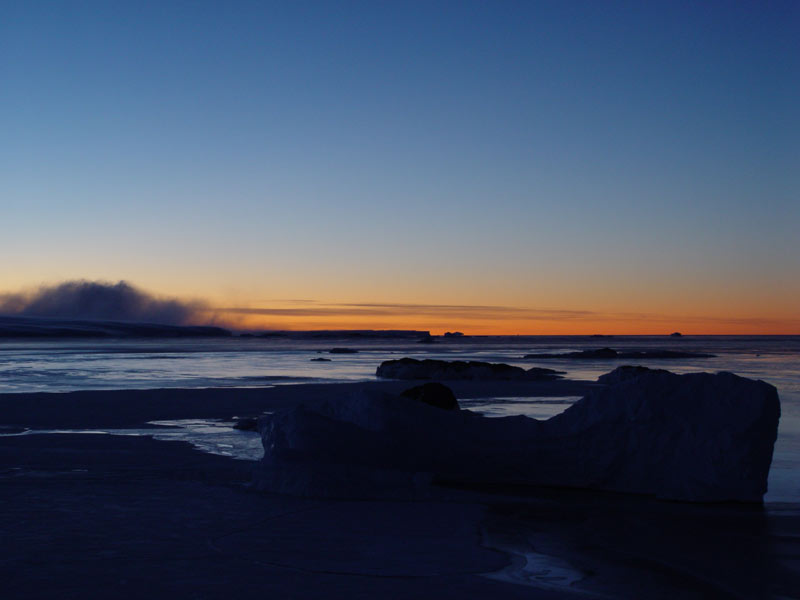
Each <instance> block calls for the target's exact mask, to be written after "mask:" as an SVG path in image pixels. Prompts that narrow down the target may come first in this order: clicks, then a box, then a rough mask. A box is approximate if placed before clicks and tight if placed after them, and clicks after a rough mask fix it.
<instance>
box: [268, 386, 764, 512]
mask: <svg viewBox="0 0 800 600" xmlns="http://www.w3.org/2000/svg"><path fill="white" fill-rule="evenodd" d="M607 380H609V381H614V382H615V383H612V384H610V385H608V386H605V387H601V388H598V389H597V390H596V391H594V392H592V393H590V394H589V395H587V396H586V397H585V398H583V399H582V400H580V401H579V402H576V403H575V404H573V405H572V406H570V407H569V408H567V409H566V410H565V411H564V412H563V413H561V414H558V415H556V416H554V417H552V418H550V419H548V420H546V421H538V420H536V419H530V418H527V417H524V416H517V417H505V418H492V419H489V418H486V417H483V416H481V415H477V414H475V413H472V412H470V411H464V410H462V411H444V410H440V409H437V408H434V407H431V406H427V405H425V404H422V403H418V402H414V401H410V400H408V399H405V398H401V397H397V396H393V395H390V394H380V393H359V394H355V395H352V396H350V397H346V398H337V399H331V400H329V401H327V402H325V403H322V404H319V405H315V406H313V407H310V406H303V405H300V406H297V407H295V408H292V409H288V410H285V411H278V412H276V413H274V414H273V415H270V416H267V417H265V418H264V419H263V420H262V422H261V425H260V431H261V437H262V443H263V445H264V459H263V461H262V463H261V467H260V469H259V472H258V475H257V478H256V483H257V485H259V486H260V487H262V488H265V489H271V490H274V491H278V492H283V493H293V494H299V495H322V496H382V495H396V494H397V493H398V491H403V490H404V491H406V492H407V493H409V494H412V495H414V494H420V493H423V494H424V493H425V490H426V488H427V484H429V483H431V482H451V483H482V484H509V483H510V484H527V485H545V486H558V487H574V488H590V489H598V490H609V491H618V492H631V493H639V494H649V495H655V496H657V497H659V498H664V499H672V500H683V501H692V502H720V501H742V502H760V501H761V500H762V498H763V495H764V493H765V492H766V482H767V474H768V472H769V467H770V462H771V460H772V451H773V445H774V442H775V438H776V435H777V425H778V419H779V416H780V405H779V400H778V395H777V391H776V390H775V388H774V387H772V386H770V385H768V384H766V383H764V382H761V381H753V380H749V379H745V378H743V377H738V376H736V375H733V374H730V373H719V374H716V375H711V374H707V373H694V374H687V375H675V374H673V373H669V372H667V371H644V372H640V373H636V374H634V375H632V376H631V375H630V374H626V375H625V376H623V377H610V378H608V379H607Z"/></svg>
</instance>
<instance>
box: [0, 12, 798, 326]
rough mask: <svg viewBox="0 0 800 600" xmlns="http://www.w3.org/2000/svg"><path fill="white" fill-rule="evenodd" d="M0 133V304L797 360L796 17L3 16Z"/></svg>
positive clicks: (547, 14)
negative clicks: (741, 349) (208, 313)
mask: <svg viewBox="0 0 800 600" xmlns="http://www.w3.org/2000/svg"><path fill="white" fill-rule="evenodd" d="M0 106H2V110H0V222H1V223H2V234H1V235H0V255H2V257H3V260H2V261H0V292H16V291H19V290H21V289H29V288H32V287H35V286H38V285H40V284H53V283H57V282H59V281H64V280H72V279H81V278H84V279H89V280H107V281H117V280H121V279H124V280H126V281H130V282H133V283H135V284H137V285H139V286H141V287H142V288H144V289H145V290H148V291H152V292H155V293H157V294H161V295H167V296H177V297H182V298H201V299H205V300H206V301H207V302H208V303H209V304H210V305H211V306H213V307H216V308H236V309H247V310H246V311H244V310H238V311H229V312H227V313H225V314H223V313H224V311H221V312H220V311H217V314H218V315H220V318H223V317H224V318H227V319H229V320H230V321H231V322H233V321H236V322H237V323H240V324H243V325H247V326H252V327H276V328H283V327H288V328H315V327H322V328H333V327H346V328H367V327H374V328H383V327H393V328H421V329H431V330H433V331H434V332H441V331H444V330H448V329H449V330H453V329H460V330H462V331H467V332H474V333H492V332H496V333H664V332H666V333H668V332H669V331H672V330H674V329H681V330H684V331H685V332H686V331H689V332H696V333H737V332H747V333H800V235H798V229H799V228H800V227H799V226H800V197H799V196H800V194H799V191H800V3H797V2H768V3H766V2H765V3H762V2H721V3H716V2H704V3H694V2H648V3H628V2H419V3H415V2H397V3H378V2H341V3H338V2H337V3H332V2H331V3H327V2H326V3H323V2H286V3H263V2H235V3H222V2H135V3H134V2H130V3H119V2H116V3H108V2H20V3H2V5H0ZM364 305H381V308H380V310H378V309H377V308H376V307H375V306H372V308H371V309H368V307H365V306H364ZM312 307H313V310H312ZM248 311H249V312H248Z"/></svg>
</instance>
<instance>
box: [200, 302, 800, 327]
mask: <svg viewBox="0 0 800 600" xmlns="http://www.w3.org/2000/svg"><path fill="white" fill-rule="evenodd" d="M312 302H313V301H308V300H306V301H304V304H305V303H308V304H310V303H312ZM320 304H321V303H320ZM215 310H216V311H218V313H219V314H221V315H225V314H230V315H251V316H263V317H297V318H325V317H365V318H370V317H408V318H414V317H417V318H420V317H437V318H442V319H445V318H446V319H450V320H459V319H461V320H469V321H570V322H581V321H586V322H592V323H597V322H603V321H606V322H620V321H627V322H643V323H645V322H651V323H654V322H655V323H667V324H670V323H675V322H678V321H679V322H682V323H693V324H698V325H702V324H717V325H736V326H750V327H769V326H775V325H780V324H784V325H785V324H787V323H789V324H790V325H792V326H796V327H800V319H788V320H787V319H776V318H764V317H719V316H703V315H668V314H658V313H644V312H601V311H592V310H562V309H546V308H543V309H537V308H523V307H515V306H495V305H460V304H413V303H409V304H404V303H377V302H363V303H331V304H324V305H323V306H314V307H309V306H304V307H296V308H279V307H274V308H273V307H255V308H254V307H221V308H216V309H215Z"/></svg>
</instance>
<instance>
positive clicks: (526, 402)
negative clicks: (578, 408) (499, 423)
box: [458, 396, 581, 420]
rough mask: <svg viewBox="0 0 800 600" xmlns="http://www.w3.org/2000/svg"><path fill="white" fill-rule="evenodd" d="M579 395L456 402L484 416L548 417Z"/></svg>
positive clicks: (573, 401)
mask: <svg viewBox="0 0 800 600" xmlns="http://www.w3.org/2000/svg"><path fill="white" fill-rule="evenodd" d="M580 399H581V397H580V396H555V397H526V398H468V399H461V400H459V401H458V403H459V404H460V405H461V408H465V409H467V410H471V411H472V412H476V413H479V414H482V415H484V416H486V417H512V416H515V415H524V416H526V417H531V418H532V419H539V420H542V419H549V418H550V417H554V416H555V415H557V414H559V413H562V412H564V411H565V410H566V409H567V408H568V407H569V406H571V405H572V404H574V403H575V402H577V401H578V400H580Z"/></svg>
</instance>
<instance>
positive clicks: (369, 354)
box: [0, 336, 800, 503]
mask: <svg viewBox="0 0 800 600" xmlns="http://www.w3.org/2000/svg"><path fill="white" fill-rule="evenodd" d="M435 339H436V343H432V344H422V343H418V342H417V341H415V340H403V339H367V338H353V337H347V338H342V339H336V338H325V339H292V338H282V337H268V338H240V337H234V338H199V339H177V340H172V339H170V340H153V339H148V340H122V339H120V340H105V339H103V340H96V339H92V340H89V339H86V340H63V339H60V340H40V341H34V340H4V341H2V342H0V393H19V392H68V391H74V390H90V389H107V390H118V389H130V388H135V389H151V388H175V387H180V388H205V387H263V386H276V385H292V384H298V383H309V382H314V383H325V382H330V383H334V382H344V381H348V382H353V381H367V380H373V379H374V378H375V369H376V368H377V366H378V365H379V364H380V363H381V362H382V361H384V360H389V359H393V358H401V357H404V356H409V357H414V358H439V359H444V360H482V361H489V362H504V363H508V364H512V365H518V366H522V367H531V366H542V367H550V368H554V369H559V370H562V371H565V372H566V377H568V378H570V379H588V380H594V379H596V378H597V377H598V376H599V375H601V374H603V373H606V372H608V371H610V370H612V369H614V368H615V367H617V366H619V365H622V364H641V365H645V366H648V367H657V368H664V369H668V370H670V371H673V372H676V373H687V372H697V371H707V372H717V371H731V372H733V373H736V374H738V375H742V376H745V377H750V378H754V379H762V380H764V381H766V382H768V383H771V384H772V385H774V386H775V387H777V388H778V393H779V395H780V399H781V410H782V416H781V422H780V428H779V435H778V442H777V444H776V447H775V457H774V459H773V466H772V470H771V473H770V492H769V493H768V494H767V497H766V500H767V502H793V503H794V502H800V336H683V337H669V336H613V337H589V336H563V337H540V336H502V337H466V336H465V337H463V338H447V339H445V338H435ZM603 347H610V348H613V349H615V350H618V351H619V350H636V351H641V350H680V351H689V352H702V353H709V354H714V355H716V356H715V357H714V358H695V359H651V360H630V359H620V360H586V359H580V360H576V359H542V360H523V359H522V356H523V355H525V354H530V353H562V352H571V351H579V350H586V349H591V348H603ZM333 348H348V349H351V350H356V351H357V352H355V353H349V354H332V353H330V350H331V349H333ZM321 358H323V359H328V360H325V361H320V360H314V359H321ZM575 400H577V398H559V399H554V398H504V397H497V398H483V399H478V400H470V401H466V402H462V406H463V407H464V408H468V409H470V410H476V411H478V412H482V413H484V414H486V415H488V416H504V415H511V414H526V415H528V416H531V417H534V418H539V419H542V418H548V417H549V416H552V415H554V414H557V413H558V412H561V411H562V410H564V409H565V408H566V407H567V406H569V403H571V402H573V401H575ZM229 433H230V432H229V431H228V428H227V427H226V426H224V425H222V424H219V425H214V426H210V427H209V426H206V425H203V424H200V425H197V426H195V427H192V426H189V427H188V428H187V427H186V426H185V425H184V426H183V433H182V434H181V435H189V436H190V437H191V436H194V437H195V439H198V440H200V439H205V438H204V436H208V435H212V436H213V435H216V436H219V435H221V434H224V435H228V434H229ZM229 437H231V436H229ZM232 439H233V440H234V441H235V439H236V436H235V435H234V436H232ZM230 441H231V440H230V439H227V438H226V440H225V445H224V447H225V448H229V449H230V452H231V453H233V454H236V449H235V448H232V447H231V446H230ZM248 443H249V444H250V446H252V440H250V441H249V442H248ZM198 445H200V446H201V447H203V448H204V449H208V448H209V447H211V448H213V447H214V444H213V443H209V442H208V441H205V442H203V443H199V444H198ZM248 451H249V452H250V454H249V455H248V456H247V458H251V454H252V448H249V450H248Z"/></svg>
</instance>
